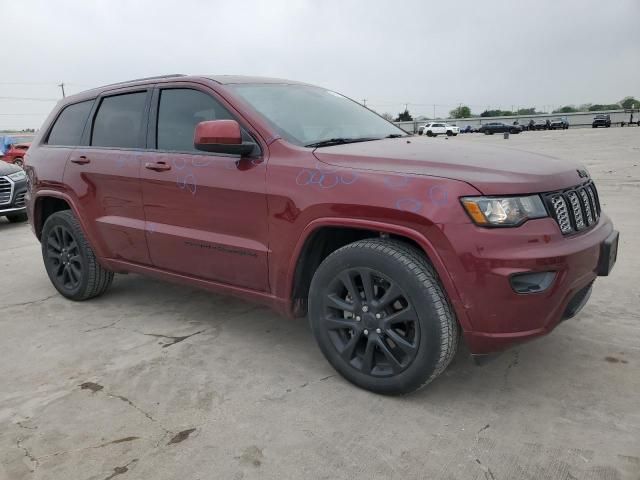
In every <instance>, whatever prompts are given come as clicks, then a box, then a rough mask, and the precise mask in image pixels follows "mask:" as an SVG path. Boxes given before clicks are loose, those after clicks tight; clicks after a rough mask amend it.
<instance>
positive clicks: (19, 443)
mask: <svg viewBox="0 0 640 480" xmlns="http://www.w3.org/2000/svg"><path fill="white" fill-rule="evenodd" d="M16 445H17V446H18V448H19V449H20V450H22V451H23V452H24V456H25V457H27V458H28V459H29V461H30V462H31V463H32V464H33V468H31V469H30V470H31V473H33V472H35V471H36V470H37V469H38V467H39V466H40V463H39V462H38V459H37V458H36V457H34V456H33V454H32V453H31V452H30V451H29V449H28V448H27V447H25V446H23V445H22V438H19V439H17V440H16Z"/></svg>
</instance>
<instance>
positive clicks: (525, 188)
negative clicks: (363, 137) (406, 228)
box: [314, 137, 586, 195]
mask: <svg viewBox="0 0 640 480" xmlns="http://www.w3.org/2000/svg"><path fill="white" fill-rule="evenodd" d="M314 155H315V156H316V158H317V159H318V160H320V161H321V162H324V163H327V164H329V165H334V166H337V167H342V168H355V169H359V170H371V171H377V172H396V173H401V174H416V175H429V176H432V177H442V178H450V179H453V180H461V181H463V182H467V183H469V184H471V185H473V186H474V187H475V188H477V189H478V190H479V191H480V192H482V193H483V194H485V195H511V194H520V193H523V194H524V193H542V192H550V191H553V190H561V189H563V188H568V187H572V186H574V185H578V184H580V183H582V182H584V181H585V180H586V178H581V176H580V175H579V173H578V170H582V171H585V168H584V166H582V165H581V164H579V163H577V162H572V161H569V160H559V159H557V158H553V157H549V156H546V155H540V154H536V153H531V152H527V151H524V150H520V149H517V148H511V147H495V146H489V145H478V144H476V143H473V144H471V143H467V142H464V141H456V140H444V139H443V140H434V141H431V140H429V141H424V140H423V139H416V138H411V139H407V138H406V137H405V138H394V139H385V140H378V141H373V142H361V143H350V144H346V145H336V146H332V147H323V148H317V149H315V150H314Z"/></svg>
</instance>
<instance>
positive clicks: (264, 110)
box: [229, 84, 407, 146]
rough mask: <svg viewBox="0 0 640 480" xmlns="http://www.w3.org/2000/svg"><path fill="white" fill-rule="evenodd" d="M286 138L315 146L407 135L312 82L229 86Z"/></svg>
mask: <svg viewBox="0 0 640 480" xmlns="http://www.w3.org/2000/svg"><path fill="white" fill-rule="evenodd" d="M229 87H230V88H231V89H233V90H234V92H235V93H237V94H238V95H239V96H240V97H242V99H243V100H245V101H246V102H247V103H248V104H249V105H251V106H252V107H253V108H254V109H255V110H256V111H257V112H258V113H259V114H261V115H262V116H263V117H265V119H266V120H267V121H268V122H269V123H270V124H271V126H272V127H273V128H274V129H275V130H276V131H277V132H278V133H279V134H280V135H281V136H282V137H283V138H284V139H285V140H287V141H289V142H291V143H293V144H295V145H300V146H312V145H315V144H321V143H323V142H326V141H329V143H331V142H330V141H332V140H343V143H347V142H348V141H362V140H377V139H380V138H386V137H388V136H403V135H407V133H406V132H405V131H404V130H401V129H399V128H398V127H396V126H395V125H393V124H392V123H390V122H388V121H387V120H385V119H384V118H382V117H380V116H378V115H377V114H375V113H373V112H372V111H371V110H369V109H367V108H365V107H363V106H362V105H360V104H359V103H356V102H354V101H353V100H349V99H348V98H346V97H344V96H342V95H340V94H338V93H335V92H332V91H330V90H325V89H324V88H319V87H313V86H310V85H284V84H235V85H229Z"/></svg>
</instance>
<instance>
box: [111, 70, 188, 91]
mask: <svg viewBox="0 0 640 480" xmlns="http://www.w3.org/2000/svg"><path fill="white" fill-rule="evenodd" d="M173 77H186V75H185V74H184V73H172V74H170V75H156V76H153V77H143V78H134V79H133V80H125V81H123V82H116V83H110V84H108V85H104V87H113V86H115V85H124V84H125V83H133V82H143V81H145V80H160V79H162V78H173ZM104 87H99V88H104Z"/></svg>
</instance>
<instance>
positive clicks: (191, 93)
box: [157, 88, 233, 152]
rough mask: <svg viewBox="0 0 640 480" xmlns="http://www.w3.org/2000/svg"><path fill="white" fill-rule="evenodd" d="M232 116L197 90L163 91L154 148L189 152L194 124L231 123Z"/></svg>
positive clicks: (191, 148) (192, 147) (212, 99)
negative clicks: (225, 121)
mask: <svg viewBox="0 0 640 480" xmlns="http://www.w3.org/2000/svg"><path fill="white" fill-rule="evenodd" d="M230 119H233V117H232V116H231V114H229V112H228V111H227V110H226V109H225V108H224V107H223V106H222V105H220V103H219V102H218V101H217V100H215V99H214V98H213V97H211V96H209V95H207V94H206V93H203V92H200V91H198V90H190V89H183V88H176V89H167V90H162V92H161V93H160V105H159V107H158V130H157V133H158V137H157V148H158V149H160V150H174V151H180V152H185V151H187V152H188V151H191V150H195V148H194V146H193V133H194V131H195V128H196V125H197V124H198V123H200V122H204V121H207V120H230Z"/></svg>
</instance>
